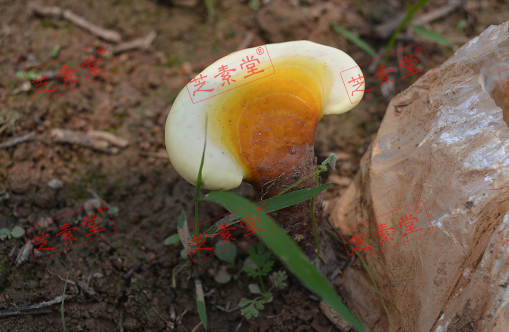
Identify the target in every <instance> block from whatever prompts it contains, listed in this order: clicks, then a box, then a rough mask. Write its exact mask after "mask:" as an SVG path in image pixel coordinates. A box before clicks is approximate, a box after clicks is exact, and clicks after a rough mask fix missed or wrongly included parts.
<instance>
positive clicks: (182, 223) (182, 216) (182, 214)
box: [177, 211, 186, 229]
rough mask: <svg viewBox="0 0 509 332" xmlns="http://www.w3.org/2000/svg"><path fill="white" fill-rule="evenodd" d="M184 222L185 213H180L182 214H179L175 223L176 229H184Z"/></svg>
mask: <svg viewBox="0 0 509 332" xmlns="http://www.w3.org/2000/svg"><path fill="white" fill-rule="evenodd" d="M185 222H186V213H185V212H184V211H182V212H180V216H179V219H178V221H177V227H178V228H180V229H182V228H184V223H185Z"/></svg>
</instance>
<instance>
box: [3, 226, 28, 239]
mask: <svg viewBox="0 0 509 332" xmlns="http://www.w3.org/2000/svg"><path fill="white" fill-rule="evenodd" d="M23 233H24V229H23V227H21V226H14V228H13V229H12V230H9V229H7V228H2V229H0V240H2V241H3V240H5V239H11V238H19V237H22V236H23Z"/></svg>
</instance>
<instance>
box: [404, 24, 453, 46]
mask: <svg viewBox="0 0 509 332" xmlns="http://www.w3.org/2000/svg"><path fill="white" fill-rule="evenodd" d="M410 26H411V27H412V29H413V30H414V31H415V32H416V33H417V34H419V35H421V36H423V37H424V38H428V39H430V40H432V41H434V42H435V43H437V44H440V45H445V46H449V47H451V46H452V44H451V42H450V41H448V40H447V38H445V37H444V36H442V35H441V34H439V33H437V32H435V31H432V30H428V29H426V28H424V27H421V26H419V25H413V24H411V25H410Z"/></svg>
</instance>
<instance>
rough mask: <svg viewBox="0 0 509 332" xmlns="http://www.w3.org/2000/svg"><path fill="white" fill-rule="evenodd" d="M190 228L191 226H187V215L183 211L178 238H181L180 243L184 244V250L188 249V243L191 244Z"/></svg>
mask: <svg viewBox="0 0 509 332" xmlns="http://www.w3.org/2000/svg"><path fill="white" fill-rule="evenodd" d="M188 227H189V226H188V225H187V218H186V213H185V212H184V211H182V212H181V213H180V216H179V219H178V222H177V231H178V236H179V238H180V242H182V245H183V246H184V248H187V245H186V242H187V243H190V242H191V234H190V233H189V229H188ZM182 233H184V234H182Z"/></svg>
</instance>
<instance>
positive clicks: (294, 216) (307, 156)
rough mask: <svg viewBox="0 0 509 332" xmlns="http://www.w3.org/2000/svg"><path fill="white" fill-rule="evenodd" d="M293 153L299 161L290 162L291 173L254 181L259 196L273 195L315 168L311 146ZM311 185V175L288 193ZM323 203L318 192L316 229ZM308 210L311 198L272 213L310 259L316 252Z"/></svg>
mask: <svg viewBox="0 0 509 332" xmlns="http://www.w3.org/2000/svg"><path fill="white" fill-rule="evenodd" d="M292 152H293V154H297V155H298V157H299V158H298V160H299V162H298V163H296V164H293V165H292V167H291V172H285V174H284V175H282V176H281V175H279V176H278V177H277V178H275V179H270V180H268V179H265V182H264V183H262V184H260V183H253V187H254V189H255V192H256V195H257V198H258V199H268V198H271V197H274V196H276V195H278V194H279V193H280V192H282V191H283V190H285V189H286V188H287V187H289V186H291V185H292V184H294V183H295V182H297V181H298V180H299V179H302V178H305V177H307V176H309V175H311V174H313V172H314V170H315V167H316V157H315V156H314V149H313V147H309V146H306V147H303V148H300V149H298V151H295V150H293V151H292ZM281 174H283V173H281ZM314 185H315V177H310V178H309V179H307V180H305V181H303V182H301V183H300V184H298V185H297V186H295V187H293V188H292V189H290V190H289V191H288V192H292V191H296V190H301V189H304V188H310V187H313V186H314ZM322 202H323V198H322V195H321V194H318V195H317V196H315V200H314V213H315V219H316V225H317V228H318V231H320V230H321V226H322V216H323V207H322ZM311 213H312V210H311V200H308V201H305V202H301V203H298V204H296V205H292V206H289V207H287V208H284V209H281V210H278V211H277V212H272V213H271V216H272V217H273V218H274V219H275V220H276V221H277V222H278V224H279V225H280V226H281V227H282V228H283V230H284V231H285V232H286V233H287V234H288V235H290V236H291V237H292V238H293V239H294V240H295V241H296V242H297V243H298V244H299V246H300V247H301V249H302V250H303V251H304V253H305V254H306V255H307V256H308V258H310V259H313V258H314V257H315V255H316V250H317V247H316V241H315V232H314V226H313V219H312V216H311Z"/></svg>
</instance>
